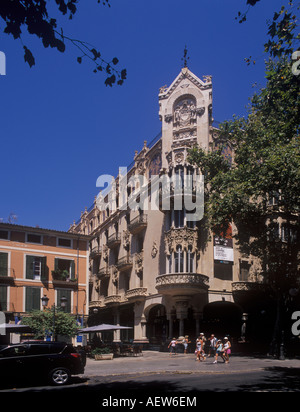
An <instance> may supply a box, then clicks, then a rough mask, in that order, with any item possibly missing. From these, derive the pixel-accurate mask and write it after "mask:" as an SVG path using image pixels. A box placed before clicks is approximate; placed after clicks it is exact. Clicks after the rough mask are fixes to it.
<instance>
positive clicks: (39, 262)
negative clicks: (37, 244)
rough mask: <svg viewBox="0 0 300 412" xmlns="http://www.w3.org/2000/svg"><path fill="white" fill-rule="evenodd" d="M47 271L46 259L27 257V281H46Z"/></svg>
mask: <svg viewBox="0 0 300 412" xmlns="http://www.w3.org/2000/svg"><path fill="white" fill-rule="evenodd" d="M46 269H47V268H46V257H43V256H26V279H40V278H41V279H44V278H45V276H46V274H47V270H46Z"/></svg>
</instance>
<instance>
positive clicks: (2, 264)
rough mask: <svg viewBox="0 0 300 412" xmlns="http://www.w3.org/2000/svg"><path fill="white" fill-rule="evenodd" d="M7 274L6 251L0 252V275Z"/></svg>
mask: <svg viewBox="0 0 300 412" xmlns="http://www.w3.org/2000/svg"><path fill="white" fill-rule="evenodd" d="M7 275H8V253H0V276H7Z"/></svg>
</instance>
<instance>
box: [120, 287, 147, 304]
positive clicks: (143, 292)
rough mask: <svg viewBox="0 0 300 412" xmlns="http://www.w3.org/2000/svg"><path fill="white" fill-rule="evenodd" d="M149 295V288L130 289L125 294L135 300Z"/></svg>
mask: <svg viewBox="0 0 300 412" xmlns="http://www.w3.org/2000/svg"><path fill="white" fill-rule="evenodd" d="M147 295H148V293H147V288H135V289H129V290H127V291H126V293H125V296H126V298H127V299H128V300H135V301H138V300H142V299H145V298H146V296H147Z"/></svg>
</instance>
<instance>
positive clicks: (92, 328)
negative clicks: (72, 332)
mask: <svg viewBox="0 0 300 412" xmlns="http://www.w3.org/2000/svg"><path fill="white" fill-rule="evenodd" d="M118 329H132V328H131V327H130V326H119V325H109V324H107V323H102V324H101V325H96V326H90V327H88V328H83V329H79V330H78V333H92V332H103V331H105V330H118Z"/></svg>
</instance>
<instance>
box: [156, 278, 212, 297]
mask: <svg viewBox="0 0 300 412" xmlns="http://www.w3.org/2000/svg"><path fill="white" fill-rule="evenodd" d="M155 287H156V289H157V290H158V292H159V293H163V294H167V295H173V294H177V295H178V293H180V294H183V295H184V294H187V295H193V294H196V293H201V292H204V291H207V289H208V288H209V277H208V276H205V275H201V274H200V273H187V272H183V273H169V274H165V275H160V276H157V278H156V284H155Z"/></svg>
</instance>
